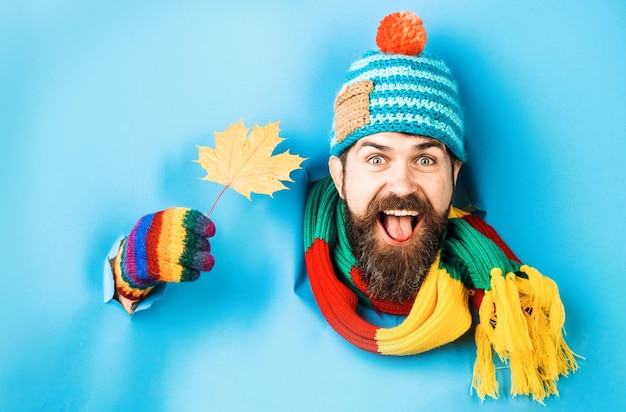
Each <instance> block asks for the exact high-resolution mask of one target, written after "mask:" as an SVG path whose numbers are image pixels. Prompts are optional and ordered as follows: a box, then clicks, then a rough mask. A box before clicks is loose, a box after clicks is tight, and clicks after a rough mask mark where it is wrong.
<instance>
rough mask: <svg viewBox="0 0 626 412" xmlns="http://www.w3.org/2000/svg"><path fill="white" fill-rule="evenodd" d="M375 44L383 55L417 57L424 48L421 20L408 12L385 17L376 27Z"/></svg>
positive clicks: (424, 32)
mask: <svg viewBox="0 0 626 412" xmlns="http://www.w3.org/2000/svg"><path fill="white" fill-rule="evenodd" d="M376 44H377V45H378V48H379V49H380V51H382V52H383V53H393V54H406V55H409V56H417V55H418V54H420V53H421V52H422V50H424V47H425V46H426V29H424V24H423V23H422V19H420V18H419V17H418V16H417V15H416V14H415V13H411V12H410V11H400V12H397V13H393V14H390V15H388V16H385V18H384V19H382V20H381V21H380V25H379V26H378V32H377V33H376Z"/></svg>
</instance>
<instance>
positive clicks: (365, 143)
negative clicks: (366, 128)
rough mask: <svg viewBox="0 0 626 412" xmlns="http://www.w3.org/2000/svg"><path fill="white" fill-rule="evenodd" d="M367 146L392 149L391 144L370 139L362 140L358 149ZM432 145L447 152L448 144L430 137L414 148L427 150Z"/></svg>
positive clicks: (387, 150) (386, 149)
mask: <svg viewBox="0 0 626 412" xmlns="http://www.w3.org/2000/svg"><path fill="white" fill-rule="evenodd" d="M366 147H373V148H374V149H376V150H379V151H381V152H390V151H391V150H392V149H391V147H389V146H385V145H382V144H378V143H375V142H371V141H369V140H362V143H361V147H359V148H358V150H361V149H364V148H366ZM431 147H436V148H439V149H441V150H442V151H444V152H447V148H446V145H444V144H443V143H441V142H440V141H439V140H435V139H429V140H427V141H425V142H422V143H418V144H416V145H413V147H412V149H413V150H426V149H429V148H431Z"/></svg>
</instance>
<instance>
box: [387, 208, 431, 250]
mask: <svg viewBox="0 0 626 412" xmlns="http://www.w3.org/2000/svg"><path fill="white" fill-rule="evenodd" d="M421 221H422V215H420V213H419V212H418V211H416V210H405V209H401V210H395V209H393V210H384V211H382V212H380V213H379V214H378V224H379V226H380V228H381V231H382V233H383V234H384V237H385V239H386V240H387V242H389V243H390V244H392V245H394V246H404V245H406V244H408V243H410V242H411V240H412V239H413V237H414V236H415V234H416V233H417V229H418V227H419V225H420V223H421Z"/></svg>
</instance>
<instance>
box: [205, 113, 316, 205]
mask: <svg viewBox="0 0 626 412" xmlns="http://www.w3.org/2000/svg"><path fill="white" fill-rule="evenodd" d="M249 130H250V129H248V128H246V127H245V126H244V124H243V121H241V120H240V121H239V122H238V123H235V124H232V125H230V126H229V127H228V129H226V130H225V131H224V132H221V133H219V132H216V133H214V135H215V149H212V148H210V147H206V146H198V160H196V162H198V163H200V166H202V168H203V169H204V170H205V171H206V172H207V175H206V176H205V177H203V178H202V179H203V180H210V181H212V182H216V183H221V184H223V185H225V187H224V189H223V190H222V192H221V193H220V194H219V195H218V197H217V199H216V200H215V203H214V204H213V206H212V207H211V210H210V211H209V213H208V215H210V214H211V212H212V211H213V208H214V207H215V204H216V203H217V201H218V200H219V198H220V197H221V196H222V194H223V193H224V191H225V190H226V189H227V188H228V187H231V188H233V189H234V190H235V191H237V192H239V193H241V194H242V195H244V196H245V197H247V198H248V200H250V193H252V192H254V193H258V194H265V195H269V196H272V194H273V193H274V192H276V191H278V190H284V189H287V187H286V186H285V185H284V184H283V183H282V182H281V181H289V182H293V180H291V178H290V177H289V174H290V173H291V172H292V171H294V170H296V169H299V168H300V164H301V163H302V162H303V161H304V160H306V159H304V158H302V157H300V156H297V155H292V154H290V153H289V150H286V151H285V152H283V153H280V154H277V155H273V154H272V153H273V151H274V149H275V148H276V146H277V145H278V144H279V143H280V142H282V141H283V140H285V139H283V138H281V137H279V135H278V133H279V131H280V129H279V127H278V122H275V123H268V124H267V125H265V126H262V127H261V126H258V125H256V124H255V125H254V127H253V128H252V132H250V135H249V136H248V131H249Z"/></svg>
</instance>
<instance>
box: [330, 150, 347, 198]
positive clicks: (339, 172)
mask: <svg viewBox="0 0 626 412" xmlns="http://www.w3.org/2000/svg"><path fill="white" fill-rule="evenodd" d="M328 170H329V171H330V177H331V178H332V179H333V182H334V183H335V188H336V189H337V192H339V196H340V197H341V198H342V199H343V198H344V197H343V163H341V159H340V158H339V157H337V156H331V157H330V158H329V159H328Z"/></svg>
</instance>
